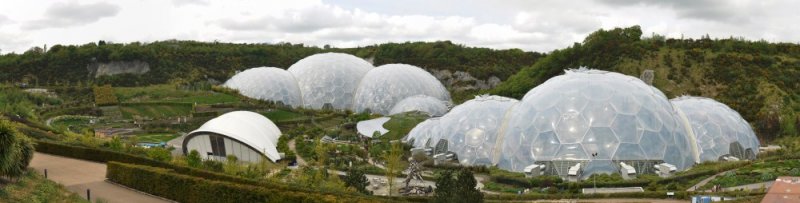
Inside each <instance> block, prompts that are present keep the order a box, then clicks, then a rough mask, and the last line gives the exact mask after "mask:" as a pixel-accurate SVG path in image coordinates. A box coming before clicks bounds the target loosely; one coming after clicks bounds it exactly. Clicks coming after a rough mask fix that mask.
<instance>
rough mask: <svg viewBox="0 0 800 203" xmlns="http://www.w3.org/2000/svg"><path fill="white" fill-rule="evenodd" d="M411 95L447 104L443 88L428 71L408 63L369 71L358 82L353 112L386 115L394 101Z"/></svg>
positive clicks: (448, 95)
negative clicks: (423, 96)
mask: <svg viewBox="0 0 800 203" xmlns="http://www.w3.org/2000/svg"><path fill="white" fill-rule="evenodd" d="M414 95H427V96H431V97H434V98H436V99H439V100H443V101H448V102H449V101H450V93H449V92H447V89H445V88H444V85H442V83H441V82H439V80H437V79H436V78H435V77H433V75H431V74H430V73H428V72H427V71H425V70H422V69H421V68H419V67H416V66H412V65H407V64H386V65H382V66H379V67H376V68H374V69H372V70H370V71H369V72H368V73H367V74H366V75H365V76H364V78H363V79H361V84H360V85H359V87H358V90H357V91H356V94H355V101H354V104H353V110H354V111H356V112H364V111H366V110H369V111H370V112H372V113H379V114H384V115H386V114H388V113H389V111H390V110H391V109H392V107H393V106H394V105H395V104H397V102H399V101H400V100H403V99H405V98H407V97H410V96H414Z"/></svg>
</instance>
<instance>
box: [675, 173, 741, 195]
mask: <svg viewBox="0 0 800 203" xmlns="http://www.w3.org/2000/svg"><path fill="white" fill-rule="evenodd" d="M734 170H736V169H733V170H727V171H723V172H720V173H717V174H714V175H713V176H711V177H708V178H706V179H703V180H702V181H700V182H699V183H697V184H695V185H694V186H692V187H690V188H689V189H686V191H687V192H694V190H695V188H700V187H703V185H706V184H707V183H708V182H711V180H714V178H716V177H717V176H720V175H723V174H725V173H727V172H731V171H734ZM708 191H711V190H708Z"/></svg>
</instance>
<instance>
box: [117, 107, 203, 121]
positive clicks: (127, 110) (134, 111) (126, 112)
mask: <svg viewBox="0 0 800 203" xmlns="http://www.w3.org/2000/svg"><path fill="white" fill-rule="evenodd" d="M119 110H120V111H122V117H124V118H127V119H131V118H133V117H134V116H140V117H149V118H169V117H176V116H188V115H189V114H191V113H192V105H191V104H188V103H174V104H168V103H154V104H149V103H134V104H121V105H120V106H119Z"/></svg>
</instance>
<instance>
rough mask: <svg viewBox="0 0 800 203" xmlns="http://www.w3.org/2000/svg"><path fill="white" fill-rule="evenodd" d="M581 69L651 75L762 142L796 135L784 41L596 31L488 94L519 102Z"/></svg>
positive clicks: (793, 57) (793, 53) (798, 85)
mask: <svg viewBox="0 0 800 203" xmlns="http://www.w3.org/2000/svg"><path fill="white" fill-rule="evenodd" d="M581 66H586V67H589V68H594V69H601V70H609V71H616V72H621V73H624V74H627V75H632V76H635V77H638V76H639V75H640V74H641V73H642V71H644V70H646V69H651V70H654V71H655V79H654V81H653V85H654V86H656V87H657V88H659V89H660V90H662V91H663V92H664V93H665V94H666V95H667V96H668V97H669V98H674V97H676V96H680V95H693V96H704V97H710V98H713V99H716V100H718V101H720V102H723V103H725V104H727V105H729V106H730V107H731V108H733V109H735V110H737V111H739V113H740V114H742V116H744V118H745V119H747V120H748V121H749V122H751V124H752V125H753V126H754V127H755V128H756V129H755V130H756V131H757V134H759V136H760V137H761V138H762V140H765V141H766V140H772V139H773V138H775V137H776V136H780V135H797V134H798V133H797V132H798V129H800V115H799V114H798V112H800V45H798V44H790V43H768V42H765V41H747V40H744V39H737V38H729V39H710V38H708V37H704V38H702V39H667V38H665V37H663V36H658V35H652V36H651V37H644V38H643V37H642V31H641V29H640V28H639V27H638V26H634V27H629V28H617V29H613V30H599V31H596V32H594V33H592V34H590V35H589V36H587V37H586V39H585V40H584V41H583V42H582V43H575V44H574V45H572V46H570V47H568V48H565V49H560V50H556V51H553V52H552V53H550V54H548V56H546V57H544V58H542V59H540V60H539V61H538V62H536V63H535V64H534V65H532V66H529V67H525V68H523V69H522V70H520V72H519V73H517V74H515V75H513V76H511V77H510V78H509V79H508V80H506V81H505V82H503V83H501V84H500V85H499V86H498V87H497V88H495V89H493V90H490V91H489V93H492V94H498V95H503V96H510V97H515V98H522V96H524V95H525V93H526V92H527V91H528V90H530V89H531V88H533V87H535V86H536V85H538V84H541V83H542V82H544V81H546V80H547V79H549V78H551V77H554V76H557V75H560V74H562V73H563V70H564V69H570V68H578V67H581Z"/></svg>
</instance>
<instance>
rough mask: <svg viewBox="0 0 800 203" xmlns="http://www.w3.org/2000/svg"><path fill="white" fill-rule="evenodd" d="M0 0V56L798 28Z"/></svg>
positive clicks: (144, 1)
mask: <svg viewBox="0 0 800 203" xmlns="http://www.w3.org/2000/svg"><path fill="white" fill-rule="evenodd" d="M5 1H6V2H4V5H3V6H0V13H2V15H0V34H2V37H4V39H0V48H2V49H4V50H5V51H4V52H8V51H17V52H21V51H25V50H27V49H28V48H29V47H31V46H41V45H43V44H51V45H52V44H83V43H88V42H95V41H97V40H112V41H114V42H132V41H154V40H167V39H179V40H200V41H213V40H218V41H227V42H242V43H264V42H267V43H276V42H291V43H304V44H310V45H318V46H322V45H326V44H329V45H334V46H339V47H353V46H365V45H371V44H375V43H385V42H405V41H435V40H451V41H453V42H456V43H461V44H465V45H467V46H481V47H489V48H521V49H523V50H531V51H543V52H546V51H551V50H553V49H559V48H564V47H567V46H569V45H571V44H572V43H574V42H580V41H582V40H583V38H584V37H585V36H586V35H588V34H589V33H591V32H593V31H595V30H597V29H601V28H603V29H611V28H614V27H628V26H632V25H641V27H642V29H643V31H644V33H645V34H646V35H649V34H650V33H651V32H655V33H658V34H665V35H667V36H671V37H680V36H682V35H683V36H686V37H693V38H697V37H700V36H702V35H705V34H706V33H708V34H709V35H711V36H712V37H718V38H726V37H729V36H744V37H746V38H748V39H753V40H757V39H762V38H763V39H767V40H770V41H786V42H798V41H800V35H798V33H800V27H798V26H791V25H793V24H796V22H794V21H796V20H797V19H800V12H796V11H795V10H796V8H798V7H800V2H797V1H792V0H774V1H757V0H731V1H727V0H726V1H722V0H676V1H668V2H667V1H652V0H575V1H559V0H537V1H528V0H506V1H501V2H497V1H490V0H440V1H435V2H430V1H427V0H404V1H402V2H385V1H369V2H365V1H359V0H293V1H285V0H258V1H253V0H232V1H211V0H171V1H163V0H115V1H113V4H111V3H108V2H112V1H108V0H86V1H83V0H82V1H80V3H78V1H69V0H68V1H66V2H60V3H52V2H50V1H49V0H5ZM41 8H46V9H44V10H42V9H41ZM123 8H124V9H123ZM767 11H769V12H767ZM12 19H13V20H12ZM47 28H58V30H57V32H58V33H57V34H54V33H53V30H51V29H47ZM7 37H10V38H7Z"/></svg>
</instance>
